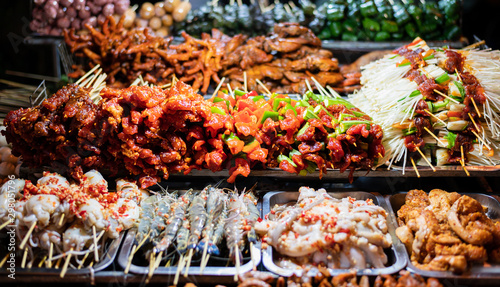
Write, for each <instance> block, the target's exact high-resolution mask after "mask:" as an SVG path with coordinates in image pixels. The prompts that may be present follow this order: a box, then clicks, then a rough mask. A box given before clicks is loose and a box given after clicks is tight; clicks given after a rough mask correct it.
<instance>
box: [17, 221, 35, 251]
mask: <svg viewBox="0 0 500 287" xmlns="http://www.w3.org/2000/svg"><path fill="white" fill-rule="evenodd" d="M35 226H36V221H34V222H33V224H31V227H30V229H29V230H28V232H27V233H26V235H25V236H24V238H23V241H22V242H21V244H20V245H19V249H24V245H26V242H28V239H29V238H30V236H31V233H32V232H33V229H35Z"/></svg>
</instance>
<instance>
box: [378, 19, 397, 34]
mask: <svg viewBox="0 0 500 287" xmlns="http://www.w3.org/2000/svg"><path fill="white" fill-rule="evenodd" d="M398 30H399V27H398V23H396V22H395V21H391V20H382V31H385V32H388V33H396V32H397V31H398Z"/></svg>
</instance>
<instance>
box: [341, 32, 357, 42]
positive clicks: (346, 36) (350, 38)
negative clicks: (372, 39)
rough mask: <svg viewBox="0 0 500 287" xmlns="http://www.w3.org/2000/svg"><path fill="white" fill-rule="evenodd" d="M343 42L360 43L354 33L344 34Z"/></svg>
mask: <svg viewBox="0 0 500 287" xmlns="http://www.w3.org/2000/svg"><path fill="white" fill-rule="evenodd" d="M342 41H352V42H355V41H358V37H357V36H356V35H354V34H353V33H350V32H344V33H343V34H342Z"/></svg>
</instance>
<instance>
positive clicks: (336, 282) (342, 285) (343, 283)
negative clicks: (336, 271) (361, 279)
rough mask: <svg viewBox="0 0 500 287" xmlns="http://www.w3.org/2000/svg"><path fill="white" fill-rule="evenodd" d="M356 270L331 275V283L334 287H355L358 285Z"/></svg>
mask: <svg viewBox="0 0 500 287" xmlns="http://www.w3.org/2000/svg"><path fill="white" fill-rule="evenodd" d="M356 281H357V278H356V272H351V273H344V274H340V275H337V276H334V277H332V284H333V286H335V287H355V286H358V284H357V282H356Z"/></svg>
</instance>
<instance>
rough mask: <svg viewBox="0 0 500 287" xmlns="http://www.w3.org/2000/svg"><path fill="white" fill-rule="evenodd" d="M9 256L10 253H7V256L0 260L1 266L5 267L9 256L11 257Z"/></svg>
mask: <svg viewBox="0 0 500 287" xmlns="http://www.w3.org/2000/svg"><path fill="white" fill-rule="evenodd" d="M9 256H10V253H7V254H5V257H4V258H3V259H2V261H0V268H2V267H3V265H4V264H5V262H7V258H9Z"/></svg>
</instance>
